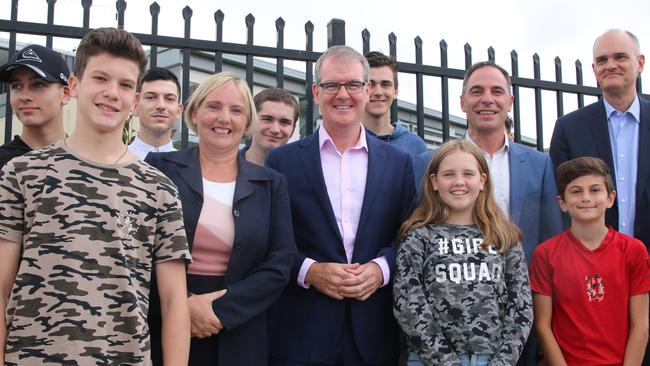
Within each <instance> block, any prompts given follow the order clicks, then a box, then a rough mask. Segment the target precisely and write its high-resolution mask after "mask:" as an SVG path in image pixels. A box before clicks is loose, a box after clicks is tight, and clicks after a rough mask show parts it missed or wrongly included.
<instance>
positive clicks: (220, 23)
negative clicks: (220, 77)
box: [214, 9, 225, 73]
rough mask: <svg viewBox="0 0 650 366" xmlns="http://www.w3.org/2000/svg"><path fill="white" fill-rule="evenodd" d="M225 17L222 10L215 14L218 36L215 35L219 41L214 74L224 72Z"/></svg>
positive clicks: (215, 55)
mask: <svg viewBox="0 0 650 366" xmlns="http://www.w3.org/2000/svg"><path fill="white" fill-rule="evenodd" d="M224 17H225V15H224V14H223V12H222V11H221V9H219V10H217V11H215V12H214V22H215V23H216V24H217V34H216V35H215V38H216V41H217V50H218V51H216V52H215V53H214V72H215V73H219V72H221V70H223V52H221V51H220V50H221V43H222V42H223V19H224Z"/></svg>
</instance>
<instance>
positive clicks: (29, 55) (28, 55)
mask: <svg viewBox="0 0 650 366" xmlns="http://www.w3.org/2000/svg"><path fill="white" fill-rule="evenodd" d="M22 59H23V60H32V61H36V62H40V63H42V62H43V61H41V58H40V57H38V55H37V54H36V52H34V50H32V49H31V48H28V49H26V50H25V51H24V52H23V57H22ZM19 61H21V60H19Z"/></svg>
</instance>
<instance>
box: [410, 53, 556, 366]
mask: <svg viewBox="0 0 650 366" xmlns="http://www.w3.org/2000/svg"><path fill="white" fill-rule="evenodd" d="M510 90H511V82H510V76H509V75H508V72H507V71H506V70H504V69H503V68H502V67H501V66H499V65H497V64H495V63H494V62H491V61H485V62H479V63H476V64H474V65H472V66H471V67H470V68H469V69H468V70H467V72H466V73H465V77H464V79H463V94H462V95H461V97H460V103H461V108H462V110H463V112H465V113H466V115H467V125H468V129H467V135H466V138H467V139H468V140H470V141H472V142H473V143H475V144H476V145H477V146H478V147H479V148H480V149H481V150H482V151H483V155H484V156H485V159H486V160H487V162H488V164H489V165H490V178H491V179H492V186H493V187H494V197H495V199H496V201H497V203H498V205H499V207H500V208H501V210H502V211H503V212H504V213H505V214H506V216H508V217H509V218H510V220H512V222H514V223H515V224H517V226H519V228H520V229H521V231H522V233H523V235H524V240H523V242H522V245H523V248H524V252H525V253H526V260H527V261H530V259H531V256H532V254H533V251H534V250H535V247H536V246H537V245H538V244H539V243H541V242H543V241H544V240H546V239H548V238H550V237H552V236H553V235H555V234H557V233H559V232H560V231H562V216H561V213H560V208H559V206H558V205H557V203H556V201H555V197H556V196H557V188H556V185H555V174H554V172H553V165H552V163H551V159H550V158H549V156H548V155H546V154H543V153H541V152H539V151H537V150H534V149H531V148H529V147H526V146H523V145H521V144H518V143H516V142H512V141H509V139H508V137H507V131H505V128H504V121H505V120H506V117H507V114H508V112H509V111H510V109H511V108H512V103H513V101H514V97H513V96H512V94H511V92H510ZM432 155H433V152H432V151H427V152H425V153H423V154H421V155H420V156H419V158H418V160H417V161H416V163H415V174H416V176H415V177H416V179H417V180H418V182H421V181H422V179H423V178H427V177H428V176H429V174H425V171H426V168H427V166H428V164H429V161H430V160H431V156H432ZM535 357H536V347H534V346H531V345H530V342H529V345H527V346H526V348H525V349H524V353H523V355H522V357H521V359H520V360H519V364H520V365H536V364H537V363H536V361H535Z"/></svg>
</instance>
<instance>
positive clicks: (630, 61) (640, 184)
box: [550, 30, 650, 247]
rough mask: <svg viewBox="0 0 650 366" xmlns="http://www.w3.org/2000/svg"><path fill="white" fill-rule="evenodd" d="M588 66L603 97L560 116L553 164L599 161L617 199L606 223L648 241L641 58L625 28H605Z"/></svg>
mask: <svg viewBox="0 0 650 366" xmlns="http://www.w3.org/2000/svg"><path fill="white" fill-rule="evenodd" d="M593 53H594V59H593V64H592V68H593V70H594V74H595V76H596V80H597V81H598V85H599V86H600V89H601V91H602V93H603V98H601V99H600V100H599V101H597V102H595V103H593V104H590V105H588V106H586V107H584V108H580V109H578V110H577V111H574V112H572V113H569V114H567V115H566V116H563V117H561V118H560V119H558V120H557V122H556V123H555V129H554V131H553V138H552V139H551V149H550V154H551V159H553V164H555V166H556V167H557V166H558V165H560V164H562V163H563V162H565V161H567V160H570V159H574V158H577V157H580V156H596V157H599V158H601V159H603V160H604V161H605V162H606V163H607V165H609V168H610V169H611V171H612V172H614V176H615V178H616V179H615V185H616V201H615V202H614V206H612V208H611V209H609V210H607V212H606V213H605V222H606V223H607V224H608V225H611V226H613V227H614V228H615V229H616V230H618V231H620V232H622V233H624V234H627V235H630V236H634V237H636V238H637V239H639V240H641V241H643V243H644V244H645V245H646V247H648V246H649V245H650V175H649V174H648V172H649V170H650V143H648V142H649V141H650V102H648V101H646V100H644V99H643V98H641V97H639V96H638V95H637V92H636V79H637V77H638V76H639V75H640V74H641V72H642V71H643V65H644V63H645V57H644V56H643V55H642V54H641V50H640V48H639V41H638V39H637V38H636V37H635V36H634V35H633V34H632V33H629V32H626V31H622V30H610V31H607V32H605V33H604V34H603V35H602V36H600V37H599V38H598V39H597V40H596V42H595V43H594V48H593Z"/></svg>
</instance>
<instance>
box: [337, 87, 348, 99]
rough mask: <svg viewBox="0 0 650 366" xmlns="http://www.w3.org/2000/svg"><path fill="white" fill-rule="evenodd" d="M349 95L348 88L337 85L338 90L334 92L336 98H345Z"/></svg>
mask: <svg viewBox="0 0 650 366" xmlns="http://www.w3.org/2000/svg"><path fill="white" fill-rule="evenodd" d="M349 97H350V92H348V88H346V87H345V85H339V91H338V92H336V98H337V99H347V98H349Z"/></svg>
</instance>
